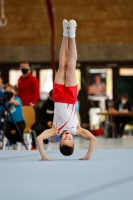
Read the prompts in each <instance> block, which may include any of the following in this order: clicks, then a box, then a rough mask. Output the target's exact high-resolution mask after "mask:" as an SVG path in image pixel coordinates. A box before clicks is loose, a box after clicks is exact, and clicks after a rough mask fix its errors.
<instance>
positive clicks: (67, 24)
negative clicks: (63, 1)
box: [62, 19, 69, 37]
mask: <svg viewBox="0 0 133 200" xmlns="http://www.w3.org/2000/svg"><path fill="white" fill-rule="evenodd" d="M62 24H63V35H64V36H65V37H68V36H69V31H68V27H69V23H68V21H67V20H66V19H64V20H63V22H62Z"/></svg>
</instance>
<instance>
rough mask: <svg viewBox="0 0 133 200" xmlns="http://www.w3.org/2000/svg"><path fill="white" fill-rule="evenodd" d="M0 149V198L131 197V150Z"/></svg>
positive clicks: (120, 199)
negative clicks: (67, 153) (88, 153)
mask: <svg viewBox="0 0 133 200" xmlns="http://www.w3.org/2000/svg"><path fill="white" fill-rule="evenodd" d="M86 151H87V150H75V152H74V154H73V155H72V156H70V157H64V156H62V155H61V154H60V152H59V151H58V150H49V151H46V152H47V154H48V156H49V157H52V158H54V161H39V159H40V154H39V152H38V151H26V150H23V151H13V150H10V151H0V200H9V199H13V200H68V199H69V200H106V199H107V200H133V149H96V150H95V151H94V153H93V155H92V158H91V160H89V161H79V160H78V158H81V157H83V156H84V155H85V153H86Z"/></svg>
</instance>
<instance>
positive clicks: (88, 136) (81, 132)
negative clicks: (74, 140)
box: [77, 125, 96, 160]
mask: <svg viewBox="0 0 133 200" xmlns="http://www.w3.org/2000/svg"><path fill="white" fill-rule="evenodd" d="M77 136H80V137H83V138H85V139H87V140H90V143H89V147H88V151H87V153H86V155H85V156H84V157H83V158H80V159H79V160H89V159H90V157H91V154H92V152H93V150H94V148H95V144H96V137H95V136H94V135H92V133H91V132H90V131H88V130H86V129H84V128H81V127H80V125H78V127H77Z"/></svg>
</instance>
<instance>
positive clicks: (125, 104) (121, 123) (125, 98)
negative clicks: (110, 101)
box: [114, 93, 132, 137]
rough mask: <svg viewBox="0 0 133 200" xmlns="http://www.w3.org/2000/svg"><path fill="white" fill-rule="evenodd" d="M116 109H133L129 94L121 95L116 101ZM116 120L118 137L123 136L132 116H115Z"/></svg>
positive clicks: (126, 110)
mask: <svg viewBox="0 0 133 200" xmlns="http://www.w3.org/2000/svg"><path fill="white" fill-rule="evenodd" d="M114 109H115V110H117V111H119V112H123V113H124V112H128V111H132V105H131V103H130V101H129V95H128V94H126V93H124V94H123V95H122V96H121V99H120V100H118V101H116V102H115V104H114ZM114 121H115V126H116V137H117V136H120V137H122V134H123V131H124V127H125V125H126V124H127V123H128V122H130V121H131V117H128V116H120V117H115V118H114Z"/></svg>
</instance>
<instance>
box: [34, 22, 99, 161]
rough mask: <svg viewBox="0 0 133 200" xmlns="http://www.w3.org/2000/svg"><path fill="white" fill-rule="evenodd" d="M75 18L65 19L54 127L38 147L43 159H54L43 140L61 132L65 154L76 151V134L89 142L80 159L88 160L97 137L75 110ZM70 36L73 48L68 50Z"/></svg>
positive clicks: (44, 135) (46, 131)
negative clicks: (46, 150)
mask: <svg viewBox="0 0 133 200" xmlns="http://www.w3.org/2000/svg"><path fill="white" fill-rule="evenodd" d="M76 27H77V24H76V22H75V20H70V21H69V22H68V21H67V20H63V39H62V44H61V48H60V54H59V69H58V71H57V73H56V76H55V82H54V89H53V99H54V102H55V103H54V104H55V109H54V119H53V125H52V128H50V129H48V130H45V131H44V132H42V134H41V135H39V136H38V137H37V146H38V149H39V151H40V154H41V157H42V160H53V159H51V158H49V157H48V156H47V155H46V153H45V152H44V146H43V140H46V139H48V138H50V137H53V136H56V135H59V136H60V137H61V139H60V143H59V148H60V152H61V153H62V154H63V155H64V156H70V155H71V154H72V153H73V151H74V139H73V135H75V136H79V137H83V138H85V139H87V140H89V141H90V143H89V147H88V151H87V153H86V155H85V156H84V157H83V158H80V160H89V159H90V157H91V155H92V152H93V150H94V147H95V143H96V138H95V136H93V135H92V134H91V133H90V132H89V131H88V130H86V129H83V128H81V127H80V124H79V121H78V118H77V116H76V113H75V102H76V99H77V98H76V97H77V80H76V73H75V68H76V61H77V49H76V42H75V36H76V34H75V32H76ZM68 37H70V47H69V51H68Z"/></svg>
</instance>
